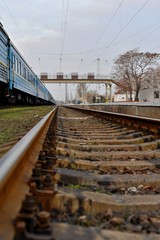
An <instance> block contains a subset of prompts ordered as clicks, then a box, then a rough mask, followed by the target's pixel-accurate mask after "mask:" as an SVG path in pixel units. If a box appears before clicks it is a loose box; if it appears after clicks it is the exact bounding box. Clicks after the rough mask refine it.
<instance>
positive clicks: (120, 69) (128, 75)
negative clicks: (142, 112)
mask: <svg viewBox="0 0 160 240" xmlns="http://www.w3.org/2000/svg"><path fill="white" fill-rule="evenodd" d="M159 59H160V54H158V53H149V52H145V53H144V52H138V50H137V49H134V50H131V51H129V52H126V53H124V54H122V55H120V56H119V57H118V58H117V59H116V60H115V62H114V66H113V73H112V75H113V78H114V79H115V80H116V82H117V85H118V86H119V88H120V89H123V90H125V91H128V92H129V93H130V100H132V92H133V90H134V91H135V100H136V101H138V94H139V90H140V89H141V88H142V87H144V85H146V84H149V83H150V81H151V78H150V77H151V74H152V72H153V69H154V68H155V67H156V65H157V63H158V60H159Z"/></svg>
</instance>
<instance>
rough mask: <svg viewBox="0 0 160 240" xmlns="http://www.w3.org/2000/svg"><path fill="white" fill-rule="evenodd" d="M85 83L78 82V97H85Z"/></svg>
mask: <svg viewBox="0 0 160 240" xmlns="http://www.w3.org/2000/svg"><path fill="white" fill-rule="evenodd" d="M87 89H88V87H87V85H86V84H85V83H79V84H78V85H77V97H78V98H80V99H81V98H85V97H86V93H87Z"/></svg>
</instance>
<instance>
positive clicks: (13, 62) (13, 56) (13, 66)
mask: <svg viewBox="0 0 160 240" xmlns="http://www.w3.org/2000/svg"><path fill="white" fill-rule="evenodd" d="M12 68H13V70H15V55H14V54H13V53H12Z"/></svg>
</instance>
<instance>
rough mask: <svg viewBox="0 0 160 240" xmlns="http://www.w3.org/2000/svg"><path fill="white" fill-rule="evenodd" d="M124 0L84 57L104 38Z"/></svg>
mask: <svg viewBox="0 0 160 240" xmlns="http://www.w3.org/2000/svg"><path fill="white" fill-rule="evenodd" d="M123 1H124V0H121V2H120V3H119V4H118V7H117V8H116V10H115V12H114V13H113V15H112V16H111V18H110V19H109V21H108V23H107V24H106V26H105V27H104V29H103V31H102V32H101V34H100V35H99V37H98V38H97V40H96V41H95V43H94V45H93V46H92V47H91V49H90V50H89V51H87V55H86V56H85V57H84V58H86V57H87V56H88V55H89V53H90V52H92V50H93V49H94V47H95V46H96V45H97V43H98V42H99V41H100V39H101V38H102V36H103V35H104V33H105V31H106V30H107V28H108V27H109V25H110V23H111V22H112V20H113V19H114V17H115V16H116V14H117V12H118V11H119V9H120V7H121V5H122V3H123Z"/></svg>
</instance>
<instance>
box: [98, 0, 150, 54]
mask: <svg viewBox="0 0 160 240" xmlns="http://www.w3.org/2000/svg"><path fill="white" fill-rule="evenodd" d="M149 1H150V0H147V1H145V3H144V4H143V5H142V6H141V7H140V8H139V9H138V11H137V12H136V13H135V14H134V15H133V16H132V17H131V18H130V20H129V21H128V22H127V23H126V24H125V25H124V26H123V28H122V29H121V30H120V31H119V32H118V33H117V34H116V36H115V37H114V38H113V39H112V40H111V42H110V43H109V44H108V46H106V49H107V48H109V47H110V45H111V44H112V43H113V42H114V41H115V40H116V39H117V38H118V37H119V35H120V34H121V33H122V32H123V31H124V30H125V29H126V28H127V27H128V25H129V24H130V23H131V22H132V21H133V20H134V19H135V17H136V16H137V15H138V14H139V13H140V12H141V11H142V9H143V8H144V7H145V5H146V4H147V3H148V2H149ZM103 54H104V52H103V53H102V54H101V55H100V56H99V57H101V56H102V55H103Z"/></svg>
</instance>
